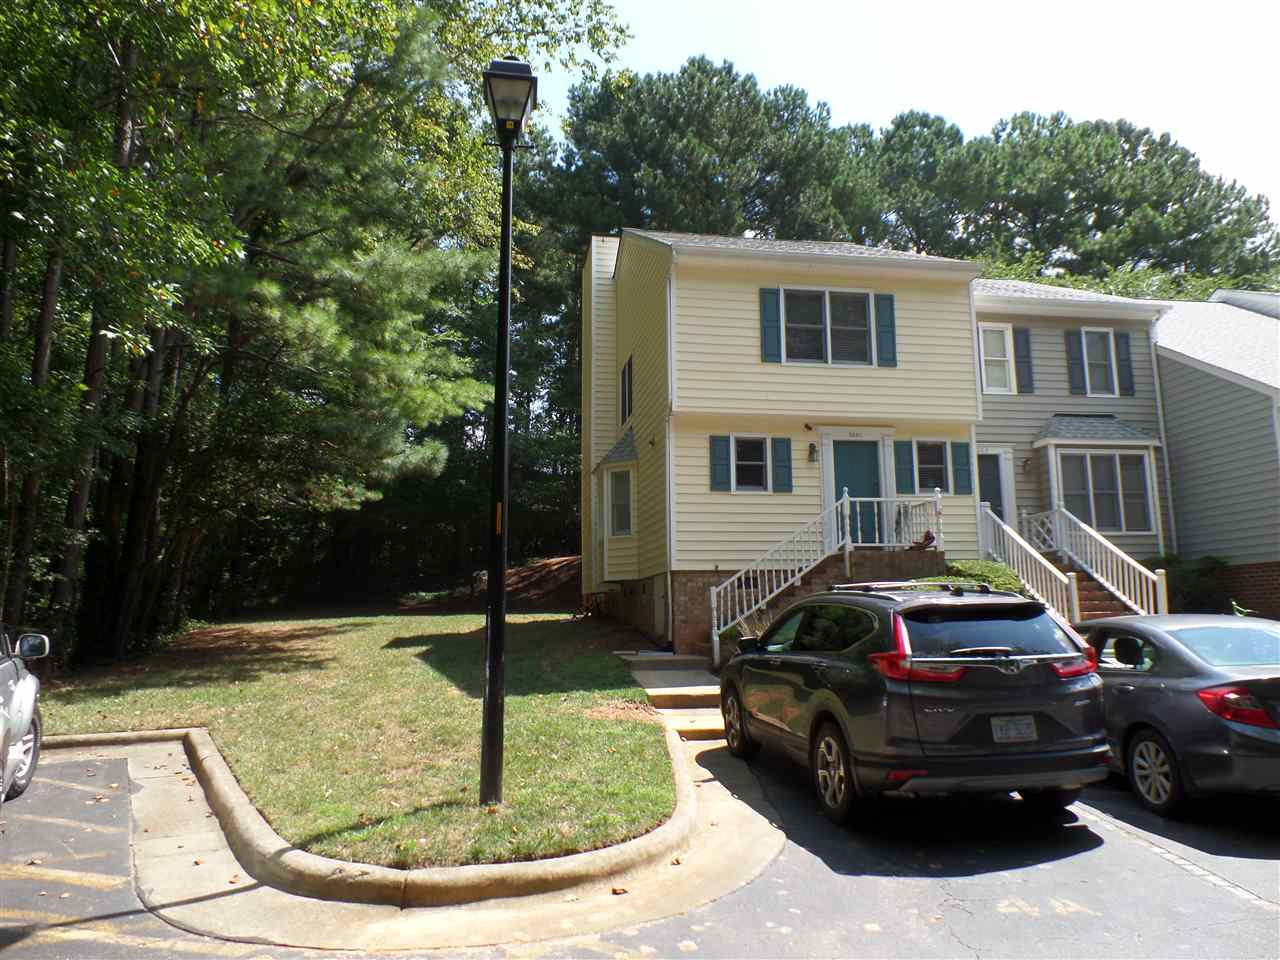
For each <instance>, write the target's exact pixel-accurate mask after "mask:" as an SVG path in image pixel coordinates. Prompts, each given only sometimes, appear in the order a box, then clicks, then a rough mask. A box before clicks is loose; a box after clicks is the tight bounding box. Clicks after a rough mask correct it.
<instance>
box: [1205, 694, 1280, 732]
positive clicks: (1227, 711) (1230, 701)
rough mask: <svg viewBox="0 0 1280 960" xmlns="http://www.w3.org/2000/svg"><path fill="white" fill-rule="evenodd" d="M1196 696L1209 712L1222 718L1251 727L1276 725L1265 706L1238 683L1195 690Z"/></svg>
mask: <svg viewBox="0 0 1280 960" xmlns="http://www.w3.org/2000/svg"><path fill="white" fill-rule="evenodd" d="M1196 696H1197V697H1199V698H1200V702H1201V703H1203V704H1204V705H1205V706H1206V707H1208V708H1209V710H1210V712H1211V713H1216V714H1217V715H1218V716H1220V717H1221V718H1222V719H1223V720H1230V721H1232V722H1233V723H1246V724H1248V725H1249V726H1251V727H1272V728H1274V727H1275V726H1276V722H1275V721H1274V720H1273V719H1271V714H1269V713H1267V709H1266V707H1264V706H1263V705H1262V703H1261V702H1260V701H1259V700H1258V698H1257V697H1255V696H1254V695H1253V694H1252V693H1250V692H1249V688H1248V687H1243V686H1240V685H1239V684H1228V685H1227V686H1223V687H1210V688H1209V689H1208V690H1197V691H1196Z"/></svg>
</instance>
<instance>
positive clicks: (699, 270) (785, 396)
mask: <svg viewBox="0 0 1280 960" xmlns="http://www.w3.org/2000/svg"><path fill="white" fill-rule="evenodd" d="M830 269H831V274H830V275H829V276H824V275H821V274H820V275H819V276H805V275H804V274H802V273H800V271H799V270H798V268H797V269H792V271H791V272H790V273H788V268H786V267H781V268H775V269H774V270H773V271H768V270H748V269H746V268H744V267H735V266H728V267H718V266H717V267H710V266H706V265H702V264H696V265H695V264H690V263H688V262H687V261H684V260H681V261H679V262H678V263H677V265H676V318H675V338H676V349H675V357H676V383H677V387H676V396H677V399H676V408H677V410H678V411H680V412H684V413H718V414H727V415H736V414H740V413H743V412H745V411H749V410H751V409H753V408H755V407H756V406H757V405H758V404H759V403H760V401H761V398H763V397H767V398H768V408H769V412H770V413H771V414H775V415H779V416H784V415H785V416H796V417H801V418H803V420H804V421H807V422H810V423H813V422H819V421H822V420H824V418H825V419H826V420H827V421H829V422H836V423H838V422H842V421H847V420H848V419H849V417H850V416H851V415H852V414H853V413H855V412H856V415H857V416H859V417H861V418H863V419H864V420H865V421H877V420H879V421H888V422H895V421H898V420H902V419H914V420H920V421H939V420H942V421H950V422H963V423H971V422H973V421H974V420H975V419H976V418H977V406H978V403H977V385H976V383H975V379H976V372H975V367H976V364H975V362H974V335H973V327H972V322H971V314H970V312H969V288H968V284H967V282H966V281H965V280H962V279H961V280H933V279H916V278H914V277H910V276H904V275H903V274H902V273H893V274H887V273H874V272H870V271H867V270H865V268H864V270H863V271H854V270H853V269H852V268H848V269H847V270H845V271H844V272H843V273H837V272H836V271H835V269H834V268H830ZM810 272H811V273H812V271H810ZM824 273H825V271H824ZM762 288H771V289H774V288H776V289H780V290H782V291H784V292H785V291H788V290H793V289H794V290H824V291H825V290H830V291H832V292H866V293H868V295H869V304H870V305H871V306H870V310H871V315H870V316H869V319H868V323H869V325H870V330H871V332H870V341H871V343H872V344H873V345H874V343H875V339H876V337H875V317H874V294H875V293H888V294H892V295H893V297H894V320H895V331H896V337H895V341H896V346H897V366H894V367H882V366H874V365H869V364H848V363H821V362H813V363H794V362H783V363H765V362H762V360H761V357H760V336H761V333H760V290H761V289H762ZM780 299H781V300H782V302H783V310H784V311H785V309H786V306H785V302H786V298H785V296H783V297H781V298H780ZM840 337H841V335H840V334H837V339H840ZM786 338H787V332H786V324H785V323H784V325H783V336H782V340H783V344H784V348H785V343H786ZM872 349H873V354H874V346H873V348H872ZM823 355H824V356H827V357H830V355H831V353H830V351H829V350H828V351H826V352H825V353H824V354H823ZM872 359H875V358H874V356H873V358H872Z"/></svg>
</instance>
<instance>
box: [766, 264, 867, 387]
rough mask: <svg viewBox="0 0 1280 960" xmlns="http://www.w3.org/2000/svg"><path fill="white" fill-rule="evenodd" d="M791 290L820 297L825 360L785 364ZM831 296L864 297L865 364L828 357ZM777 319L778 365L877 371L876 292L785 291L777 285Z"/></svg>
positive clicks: (841, 289)
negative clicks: (873, 368) (792, 364)
mask: <svg viewBox="0 0 1280 960" xmlns="http://www.w3.org/2000/svg"><path fill="white" fill-rule="evenodd" d="M788 290H791V291H793V292H795V293H820V294H822V332H823V337H824V341H823V342H824V348H823V350H824V353H825V354H826V358H827V359H826V360H788V359H787V291H788ZM833 293H862V294H866V297H867V341H868V343H867V347H868V350H867V353H868V356H869V357H870V359H869V360H868V361H867V362H866V363H857V362H855V361H853V360H834V359H832V357H831V294H833ZM778 317H779V332H780V334H781V336H780V337H779V339H780V340H781V341H782V350H781V355H782V362H783V363H807V364H811V365H821V366H828V367H857V368H858V369H864V368H866V367H877V366H879V364H880V357H879V355H878V354H877V344H876V291H874V290H861V289H857V288H854V287H785V286H782V285H781V284H779V285H778Z"/></svg>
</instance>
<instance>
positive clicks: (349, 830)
mask: <svg viewBox="0 0 1280 960" xmlns="http://www.w3.org/2000/svg"><path fill="white" fill-rule="evenodd" d="M475 807H476V803H475V801H474V800H436V801H435V802H433V803H424V804H419V805H418V806H416V807H413V808H411V809H408V810H397V811H395V813H389V814H387V815H386V816H384V817H365V818H363V819H360V820H357V821H356V822H355V823H348V824H344V825H343V826H340V827H331V828H330V829H328V830H318V831H316V832H315V833H310V834H307V835H306V836H305V837H299V838H298V839H297V840H296V841H294V843H293V846H294V847H296V848H297V849H299V850H307V851H311V850H312V849H313V848H314V847H315V846H316V845H317V844H320V843H324V842H325V841H327V840H337V839H340V838H344V837H352V836H354V835H355V834H358V833H361V832H363V831H365V830H373V829H376V828H377V827H380V826H382V825H383V824H387V823H392V822H395V821H398V820H407V819H409V818H410V817H414V816H416V815H418V814H420V813H430V812H432V811H436V810H464V809H465V810H472V809H474V808H475ZM386 865H387V866H389V867H398V868H400V869H407V868H408V866H409V862H408V861H407V860H405V859H403V858H402V857H400V856H399V855H397V856H396V857H395V858H394V859H392V860H390V861H388V862H387V864H386Z"/></svg>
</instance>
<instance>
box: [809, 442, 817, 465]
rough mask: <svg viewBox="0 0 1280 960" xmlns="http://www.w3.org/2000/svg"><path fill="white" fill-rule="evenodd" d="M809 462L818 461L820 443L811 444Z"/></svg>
mask: <svg viewBox="0 0 1280 960" xmlns="http://www.w3.org/2000/svg"><path fill="white" fill-rule="evenodd" d="M809 462H810V463H817V462H818V445H817V444H816V443H811V444H809Z"/></svg>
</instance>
